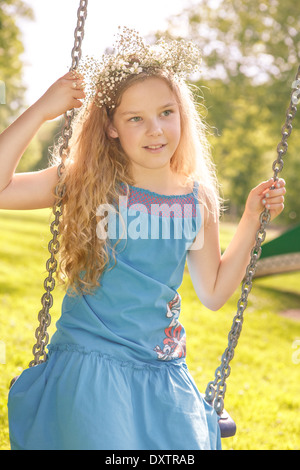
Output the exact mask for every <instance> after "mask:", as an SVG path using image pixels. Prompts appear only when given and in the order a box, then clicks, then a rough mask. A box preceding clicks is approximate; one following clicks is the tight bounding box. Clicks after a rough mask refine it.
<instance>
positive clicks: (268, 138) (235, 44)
mask: <svg viewBox="0 0 300 470" xmlns="http://www.w3.org/2000/svg"><path fill="white" fill-rule="evenodd" d="M168 35H169V36H170V37H172V38H184V37H188V38H189V39H191V40H193V41H194V42H195V43H197V44H198V45H199V47H200V48H201V50H202V53H203V73H202V76H201V79H200V80H199V81H198V82H197V85H198V86H199V87H200V88H201V90H202V95H203V97H204V100H205V105H206V107H207V117H206V120H207V121H208V123H209V125H210V126H211V127H212V128H213V129H214V135H213V136H211V142H212V144H213V154H214V158H215V161H216V164H217V168H218V175H219V179H220V181H221V183H222V185H223V187H224V193H225V198H228V197H230V206H231V207H233V208H234V212H235V213H236V212H238V213H240V212H241V211H242V210H243V207H244V202H245V198H246V195H247V194H248V190H249V189H250V188H251V187H253V185H254V184H257V183H258V182H259V181H260V180H261V178H269V177H270V176H272V169H271V163H272V162H273V160H275V158H276V147H277V144H278V142H279V141H280V138H281V135H280V130H281V127H282V125H283V122H284V119H285V111H286V109H287V106H288V103H289V98H290V92H291V85H292V82H293V81H294V77H295V73H296V70H297V67H298V63H300V5H299V4H298V3H297V2H295V1H294V0H286V1H284V2H280V1H279V0H268V1H267V0H252V1H251V2H249V1H248V0H247V1H246V0H199V1H198V2H197V4H195V5H193V6H192V7H189V8H187V9H185V10H184V11H183V12H182V13H181V14H179V15H176V16H174V17H173V18H171V19H170V22H169V28H168ZM299 123H300V116H297V117H296V118H295V122H294V127H295V128H297V127H298V128H300V124H299ZM294 132H296V130H295V131H294ZM299 132H300V131H299ZM293 137H294V135H293V136H292V137H291V140H292V138H293ZM298 155H299V154H297V149H296V147H295V146H293V145H291V146H290V149H289V153H288V156H287V160H288V163H287V164H286V165H285V167H284V174H283V176H284V178H285V179H286V181H287V187H289V186H290V185H291V184H292V183H293V184H294V183H295V181H294V180H295V166H297V162H298V161H299V156H298ZM292 162H294V165H293V163H292ZM287 206H288V207H289V209H288V210H287V211H285V213H284V215H283V216H282V217H281V220H285V221H286V222H290V221H291V219H290V218H289V214H291V213H293V217H295V219H296V220H297V221H300V199H299V198H298V197H297V195H296V194H295V192H293V191H290V192H289V193H288V197H287Z"/></svg>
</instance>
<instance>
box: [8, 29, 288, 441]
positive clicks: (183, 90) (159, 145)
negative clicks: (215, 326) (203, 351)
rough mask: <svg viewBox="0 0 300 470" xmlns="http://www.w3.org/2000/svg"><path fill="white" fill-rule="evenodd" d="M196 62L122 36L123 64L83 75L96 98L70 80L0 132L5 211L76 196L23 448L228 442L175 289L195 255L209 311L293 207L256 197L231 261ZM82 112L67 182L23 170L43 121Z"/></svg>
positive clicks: (99, 65) (32, 381) (28, 403)
mask: <svg viewBox="0 0 300 470" xmlns="http://www.w3.org/2000/svg"><path fill="white" fill-rule="evenodd" d="M183 58H184V61H183ZM197 63H199V55H198V52H197V50H196V49H195V48H194V47H193V46H192V45H191V44H183V43H181V42H172V43H170V44H166V43H164V42H163V41H160V42H159V44H158V45H156V47H149V46H146V45H144V43H143V41H142V40H141V39H140V38H139V36H138V35H137V34H136V33H135V32H133V31H130V30H124V32H123V33H122V34H121V36H120V38H119V43H118V47H117V48H116V51H115V53H114V54H112V55H105V56H104V57H103V58H102V61H100V62H95V61H94V60H93V59H87V60H86V61H85V62H84V63H83V65H82V66H81V68H80V72H81V73H82V75H83V76H84V80H85V82H84V84H85V92H84V91H83V80H82V77H81V76H76V77H75V78H74V74H71V73H68V74H66V75H65V76H64V77H62V78H60V79H59V80H58V81H57V82H56V83H54V84H53V85H52V86H51V87H50V88H49V90H48V91H47V92H46V93H45V94H44V95H43V96H42V97H41V98H40V99H39V100H38V101H37V102H36V103H35V104H34V105H33V106H32V107H31V108H29V109H28V110H27V111H26V112H25V113H24V114H23V115H22V116H21V117H20V118H19V119H17V121H16V122H15V123H13V124H12V125H11V126H10V127H9V128H8V129H7V130H6V131H4V132H3V134H2V135H1V136H0V159H1V174H0V191H1V192H0V207H1V208H2V209H37V208H45V207H50V206H52V205H53V204H54V201H55V196H54V188H55V187H56V186H57V184H58V185H59V188H60V189H62V188H63V187H64V191H62V192H58V193H57V194H63V196H62V198H63V215H62V223H61V253H60V266H59V276H60V279H61V280H62V281H64V282H66V283H67V285H68V291H67V294H66V296H65V298H64V301H63V306H62V315H61V318H60V320H59V321H58V323H57V331H56V333H55V334H54V336H53V338H52V340H51V344H50V345H49V348H48V352H49V353H48V358H47V361H46V362H44V363H43V364H40V365H38V366H36V367H33V368H30V369H27V370H25V371H24V372H23V374H22V375H21V376H20V378H19V379H18V380H17V381H16V382H15V384H14V385H13V387H12V388H11V390H10V394H9V401H8V409H9V423H10V439H11V447H12V449H42V450H46V449H56V450H59V449H69V450H70V449H72V450H75V449H90V450H91V449H106V450H108V449H115V450H116V449H118V450H125V449H130V450H132V449H135V450H137V449H148V450H161V449H165V450H166V449H167V450H176V449H181V450H182V449H187V450H196V449H220V448H221V444H220V432H219V426H218V417H217V415H216V413H215V411H214V410H213V409H212V407H210V406H209V405H208V404H207V403H206V402H205V401H204V400H203V398H202V395H200V393H199V391H198V390H197V388H196V385H195V383H194V381H193V379H192V377H191V375H190V373H189V371H188V369H187V366H186V363H185V356H186V346H185V345H186V343H185V341H186V340H185V331H184V328H183V326H182V325H181V323H180V321H179V314H180V300H181V299H180V296H179V294H178V292H177V291H178V288H179V286H180V284H181V282H182V277H183V271H184V266H185V262H186V260H187V263H188V268H189V271H190V275H191V278H192V281H193V285H194V287H195V290H196V293H197V295H198V297H199V299H200V301H201V302H202V303H203V304H204V305H206V306H207V307H208V308H209V309H211V310H214V311H215V310H218V309H219V308H220V307H221V306H222V305H223V304H224V303H225V302H226V301H227V299H229V297H230V296H231V295H232V293H233V292H234V291H235V289H236V288H237V287H238V285H239V283H240V282H241V280H242V278H243V274H244V271H245V268H246V266H247V264H248V262H249V253H250V249H251V248H252V246H253V244H254V240H255V233H256V231H257V229H258V226H259V222H258V220H259V214H260V212H261V211H262V209H263V207H264V206H265V205H266V206H267V207H268V208H269V210H270V213H271V216H272V218H274V217H276V216H277V215H278V214H279V213H280V212H281V211H282V210H283V202H284V194H285V187H284V186H285V183H284V181H283V180H280V181H278V182H277V187H276V189H274V190H272V191H270V188H271V186H272V184H273V183H274V182H273V180H270V181H267V182H264V183H261V184H259V185H258V186H257V187H256V188H255V189H253V190H252V191H251V193H250V195H249V197H248V199H247V203H246V207H245V211H244V214H243V216H242V219H241V222H240V224H239V226H238V228H237V232H236V234H235V236H234V238H233V240H232V242H231V243H230V245H229V246H228V248H227V250H226V252H225V253H224V254H223V256H221V253H220V245H219V227H218V218H219V212H220V198H219V195H218V186H217V183H216V178H215V174H214V168H213V165H212V163H211V160H210V155H209V146H208V144H207V141H206V137H205V132H204V125H203V123H202V121H201V119H200V118H199V114H198V113H197V111H196V107H195V104H194V102H193V99H192V95H191V93H190V91H189V88H188V87H187V85H186V84H185V83H184V82H183V81H182V76H183V75H184V74H188V73H190V71H191V70H194V68H195V66H196V64H197ZM84 98H85V104H84V106H82V101H81V100H83V99H84ZM70 108H81V110H80V112H79V115H78V119H77V122H76V125H74V133H73V137H72V141H71V145H70V149H69V155H68V158H67V159H65V168H64V171H63V175H62V177H61V180H60V181H59V182H58V177H57V163H55V162H54V163H53V165H52V166H51V167H49V168H48V169H45V170H43V171H40V172H36V173H26V174H15V168H16V166H17V164H18V161H19V159H20V157H21V155H22V154H23V152H24V150H25V149H26V147H27V146H28V144H29V142H30V140H31V139H32V138H33V136H34V135H35V133H36V132H37V130H38V129H39V127H40V126H41V125H42V124H43V122H45V121H46V120H48V119H53V118H55V117H57V116H59V115H61V114H62V113H64V112H65V111H66V110H68V109H70Z"/></svg>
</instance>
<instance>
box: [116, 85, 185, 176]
mask: <svg viewBox="0 0 300 470" xmlns="http://www.w3.org/2000/svg"><path fill="white" fill-rule="evenodd" d="M180 133H181V125H180V111H179V106H178V103H177V100H176V97H175V95H174V93H173V92H172V91H171V89H170V88H169V86H168V85H167V83H166V82H165V81H164V80H163V79H161V78H157V77H151V78H147V79H146V80H144V81H142V82H138V83H135V84H134V85H132V86H131V87H130V88H128V89H127V90H126V91H125V92H124V94H123V96H122V100H121V103H120V105H119V106H118V108H117V109H116V111H115V114H114V117H113V122H112V124H111V125H110V127H109V135H110V137H113V138H119V140H120V143H121V146H122V148H123V150H124V152H125V153H126V155H127V156H128V158H129V159H130V162H131V164H132V169H133V175H134V174H135V173H136V174H138V173H140V171H141V170H143V169H144V170H145V169H147V170H151V169H153V170H154V169H155V170H157V169H161V168H166V167H169V168H170V161H171V158H172V156H173V155H174V152H175V151H176V149H177V147H178V144H179V141H180Z"/></svg>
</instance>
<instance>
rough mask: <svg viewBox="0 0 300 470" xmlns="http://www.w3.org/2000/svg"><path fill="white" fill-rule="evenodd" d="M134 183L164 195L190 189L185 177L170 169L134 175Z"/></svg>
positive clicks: (180, 192)
mask: <svg viewBox="0 0 300 470" xmlns="http://www.w3.org/2000/svg"><path fill="white" fill-rule="evenodd" d="M134 185H135V186H137V187H139V188H142V189H147V190H148V191H153V192H155V193H158V194H164V195H177V194H184V193H185V192H186V193H188V192H190V191H191V188H190V187H187V186H186V177H184V176H183V175H179V174H177V173H173V172H172V171H171V170H169V171H168V172H157V173H154V172H152V173H151V174H145V173H143V174H139V175H135V176H134Z"/></svg>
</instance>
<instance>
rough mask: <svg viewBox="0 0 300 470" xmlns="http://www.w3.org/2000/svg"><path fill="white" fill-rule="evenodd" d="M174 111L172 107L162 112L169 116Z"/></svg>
mask: <svg viewBox="0 0 300 470" xmlns="http://www.w3.org/2000/svg"><path fill="white" fill-rule="evenodd" d="M172 113H173V111H172V110H171V109H167V110H166V111H164V112H163V113H162V114H163V116H165V117H168V116H170V114H172Z"/></svg>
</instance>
